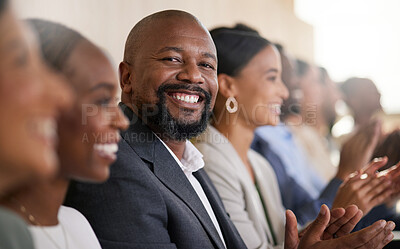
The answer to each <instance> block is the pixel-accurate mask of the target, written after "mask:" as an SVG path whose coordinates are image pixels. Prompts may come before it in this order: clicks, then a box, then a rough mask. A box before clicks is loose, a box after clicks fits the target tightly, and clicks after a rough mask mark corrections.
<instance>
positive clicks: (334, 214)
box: [328, 208, 346, 226]
mask: <svg viewBox="0 0 400 249" xmlns="http://www.w3.org/2000/svg"><path fill="white" fill-rule="evenodd" d="M345 214H346V210H345V209H344V208H334V209H332V210H331V219H330V220H329V223H328V226H329V225H330V224H332V223H334V222H336V221H337V220H338V219H340V218H342V216H343V215H345Z"/></svg>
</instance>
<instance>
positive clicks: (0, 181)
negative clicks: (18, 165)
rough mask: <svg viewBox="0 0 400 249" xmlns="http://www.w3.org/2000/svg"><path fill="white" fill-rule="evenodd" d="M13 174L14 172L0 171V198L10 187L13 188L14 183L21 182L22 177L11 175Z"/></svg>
mask: <svg viewBox="0 0 400 249" xmlns="http://www.w3.org/2000/svg"><path fill="white" fill-rule="evenodd" d="M0 168H1V167H0ZM4 168H5V167H4ZM13 175H16V174H11V173H9V172H0V200H1V199H3V198H4V197H5V196H6V195H7V193H8V192H9V191H10V189H15V187H16V186H15V185H16V183H18V182H22V179H20V178H18V177H13Z"/></svg>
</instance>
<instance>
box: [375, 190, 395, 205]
mask: <svg viewBox="0 0 400 249" xmlns="http://www.w3.org/2000/svg"><path fill="white" fill-rule="evenodd" d="M392 194H393V189H392V188H390V187H388V188H386V189H385V190H383V191H382V192H380V193H377V194H375V195H374V197H373V198H372V199H371V200H370V205H371V206H376V205H380V204H382V203H384V202H386V201H388V200H389V199H390V197H391V196H392Z"/></svg>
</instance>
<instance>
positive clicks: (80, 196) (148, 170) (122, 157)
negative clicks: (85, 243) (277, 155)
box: [65, 104, 246, 249]
mask: <svg viewBox="0 0 400 249" xmlns="http://www.w3.org/2000/svg"><path fill="white" fill-rule="evenodd" d="M120 106H121V108H122V109H123V111H124V113H125V114H126V115H127V117H128V118H129V119H130V120H131V125H130V127H129V129H128V130H127V131H125V132H122V133H121V136H122V138H123V139H121V141H120V143H119V151H118V159H117V161H116V162H115V163H114V164H113V165H112V166H111V176H110V179H109V180H108V181H107V182H106V183H104V184H87V183H78V182H73V183H72V184H71V186H70V188H69V191H68V194H67V197H66V201H65V204H66V205H69V206H72V207H74V208H76V209H78V210H79V211H80V212H82V213H83V214H84V215H85V216H86V218H87V219H88V220H89V222H90V224H91V225H92V227H93V229H94V231H95V233H96V235H97V237H98V238H99V241H100V243H101V245H102V247H103V248H105V249H117V248H118V249H120V248H122V249H123V248H132V249H133V248H135V249H136V248H137V249H150V248H151V249H156V248H163V249H164V248H165V249H168V248H182V249H190V248H193V249H204V248H218V249H222V248H224V245H223V243H222V241H221V239H220V237H219V236H218V233H217V231H216V229H215V227H214V225H213V223H212V221H211V219H210V217H209V216H208V214H207V211H206V210H205V208H204V206H203V204H202V202H201V200H200V199H199V197H198V196H197V194H196V192H195V190H194V189H193V187H192V185H191V184H190V182H189V181H188V180H187V178H186V176H185V175H184V173H183V171H182V170H181V168H180V167H179V165H178V164H177V163H176V161H175V160H174V159H173V157H172V156H171V154H170V153H169V152H168V150H167V149H166V148H165V147H164V145H163V144H162V143H161V142H160V140H159V139H158V138H157V137H156V136H155V135H154V134H153V132H152V131H151V130H150V129H149V128H148V127H147V126H146V125H144V124H143V123H142V122H141V120H139V119H138V118H137V116H136V115H135V114H134V113H133V112H132V111H131V110H130V109H129V108H127V107H126V106H125V105H123V104H121V105H120ZM193 175H194V176H195V177H196V178H197V180H198V181H199V182H200V184H201V186H202V188H203V189H204V192H205V193H206V195H207V198H208V200H209V202H210V204H211V206H212V208H213V210H214V213H215V216H216V217H217V220H218V222H219V225H220V227H221V230H222V234H223V236H224V240H225V243H226V246H227V248H235V249H236V248H238V249H239V248H246V246H245V244H244V242H243V241H242V239H241V238H240V236H239V233H238V232H237V230H236V229H235V227H234V225H233V223H232V222H231V221H230V219H229V218H228V216H227V213H226V211H225V209H224V207H223V204H222V202H221V200H220V198H219V196H218V193H217V191H216V190H215V188H214V186H213V185H212V183H211V181H210V179H209V178H208V176H207V174H206V173H205V172H204V170H199V171H197V172H196V173H194V174H193Z"/></svg>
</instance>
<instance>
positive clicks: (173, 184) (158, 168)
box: [120, 103, 225, 248]
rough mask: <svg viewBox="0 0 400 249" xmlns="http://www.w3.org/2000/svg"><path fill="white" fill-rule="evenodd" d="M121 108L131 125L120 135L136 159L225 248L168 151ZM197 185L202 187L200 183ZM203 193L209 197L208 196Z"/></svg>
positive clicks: (132, 115) (153, 135) (218, 246)
mask: <svg viewBox="0 0 400 249" xmlns="http://www.w3.org/2000/svg"><path fill="white" fill-rule="evenodd" d="M120 107H121V109H122V110H123V112H124V113H125V115H126V116H127V117H128V119H129V120H130V122H131V123H130V127H129V128H128V129H127V130H126V131H124V132H121V136H122V138H123V139H124V140H125V141H126V142H127V143H128V144H129V145H130V146H131V148H132V149H133V150H134V151H135V152H136V153H137V154H138V156H140V157H141V158H142V159H143V160H145V161H147V162H149V163H150V164H151V166H152V168H150V170H152V171H153V172H154V175H155V176H156V177H157V178H158V179H159V180H160V181H161V182H162V183H163V184H164V185H165V186H166V187H167V188H168V189H169V190H170V191H171V192H173V193H174V194H175V195H176V196H178V197H179V198H180V199H181V200H182V201H183V202H184V203H185V204H186V205H187V206H188V207H189V208H190V209H191V210H192V212H193V213H194V214H195V215H196V217H197V218H198V219H199V221H200V222H201V224H202V225H203V227H204V229H205V230H206V231H207V233H208V234H209V236H210V238H211V239H212V241H213V242H214V244H215V245H216V247H217V248H225V247H224V245H223V243H222V241H221V239H220V237H219V235H218V232H217V230H216V228H215V227H214V224H213V223H212V221H211V219H210V217H209V215H208V213H207V211H206V209H205V208H204V205H203V203H202V202H201V200H200V198H199V197H198V195H197V193H196V191H195V190H194V188H193V187H192V185H191V183H190V182H189V180H188V179H187V178H186V175H185V174H184V173H183V171H182V169H181V168H180V167H179V165H178V164H177V162H176V161H175V159H174V158H173V157H172V155H171V154H170V153H169V151H168V150H167V148H165V147H164V145H163V144H162V143H161V142H160V140H159V139H158V138H157V137H156V136H155V134H154V133H153V132H152V131H151V130H150V129H149V127H148V126H146V125H145V124H144V123H143V122H142V121H141V120H140V119H139V118H138V117H137V116H136V114H134V113H133V112H132V110H131V109H130V108H128V107H127V106H126V105H124V104H122V103H120ZM200 184H201V185H202V186H203V184H202V182H200ZM203 188H204V187H203ZM205 193H206V195H207V197H208V198H210V197H209V196H208V193H207V192H205ZM209 201H210V200H209ZM210 202H211V201H210ZM215 206H218V205H213V206H212V207H213V209H214V208H215ZM216 216H217V214H216ZM217 219H218V216H217Z"/></svg>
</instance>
